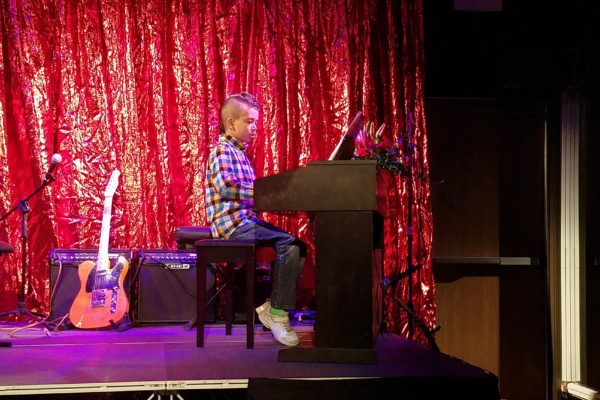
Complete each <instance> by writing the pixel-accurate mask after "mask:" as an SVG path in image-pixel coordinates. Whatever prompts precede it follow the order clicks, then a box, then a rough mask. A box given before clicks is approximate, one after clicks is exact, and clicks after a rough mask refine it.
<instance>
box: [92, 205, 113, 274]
mask: <svg viewBox="0 0 600 400" xmlns="http://www.w3.org/2000/svg"><path fill="white" fill-rule="evenodd" d="M111 214H112V196H108V197H106V198H105V199H104V210H103V211H102V228H101V230H100V245H99V247H98V262H97V263H96V271H97V272H102V271H108V268H109V259H108V239H109V233H110V219H111Z"/></svg>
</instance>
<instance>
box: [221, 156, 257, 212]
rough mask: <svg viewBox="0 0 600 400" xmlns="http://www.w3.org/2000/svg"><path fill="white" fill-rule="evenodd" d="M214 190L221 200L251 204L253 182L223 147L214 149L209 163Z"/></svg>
mask: <svg viewBox="0 0 600 400" xmlns="http://www.w3.org/2000/svg"><path fill="white" fill-rule="evenodd" d="M210 169H211V171H212V175H213V183H214V187H215V190H216V191H217V193H219V195H220V196H221V197H222V198H223V199H228V200H238V201H248V202H252V199H253V196H254V181H253V180H252V179H250V177H248V176H245V175H244V173H243V172H242V168H241V166H239V165H237V168H236V164H235V162H234V157H233V155H232V154H231V151H230V150H229V149H227V148H226V147H224V146H218V147H217V148H216V149H215V156H214V157H213V159H212V160H211V162H210Z"/></svg>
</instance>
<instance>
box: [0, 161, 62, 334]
mask: <svg viewBox="0 0 600 400" xmlns="http://www.w3.org/2000/svg"><path fill="white" fill-rule="evenodd" d="M54 180H55V178H54V176H53V175H52V174H50V173H49V172H48V173H46V177H45V178H44V180H43V181H42V183H41V185H40V186H38V187H37V188H36V189H35V190H34V191H33V192H32V193H31V194H30V195H29V196H27V197H26V198H25V199H23V200H21V201H19V202H18V203H17V204H16V205H15V206H14V207H13V208H11V209H10V210H8V212H7V213H6V214H4V215H3V216H2V217H0V222H2V221H4V220H5V219H6V218H8V216H9V215H11V214H12V213H13V212H15V211H16V210H19V213H20V214H21V285H20V286H19V292H18V293H17V308H16V309H14V310H12V311H8V312H3V313H0V318H2V317H6V316H8V315H13V314H15V315H17V316H20V315H27V316H29V317H30V318H31V319H33V320H36V321H37V322H43V321H39V319H40V318H41V314H36V313H33V312H31V311H30V310H29V309H28V308H27V307H26V306H25V279H26V274H25V272H26V270H27V214H29V212H30V211H31V208H30V207H29V199H31V198H32V197H33V196H35V195H36V194H37V193H38V192H39V191H41V190H42V189H43V188H45V187H46V186H48V185H49V184H51V183H52V182H54Z"/></svg>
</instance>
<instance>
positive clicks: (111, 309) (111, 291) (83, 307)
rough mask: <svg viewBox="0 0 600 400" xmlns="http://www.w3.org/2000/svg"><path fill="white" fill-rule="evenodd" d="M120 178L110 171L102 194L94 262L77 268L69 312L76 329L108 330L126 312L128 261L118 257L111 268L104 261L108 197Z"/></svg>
mask: <svg viewBox="0 0 600 400" xmlns="http://www.w3.org/2000/svg"><path fill="white" fill-rule="evenodd" d="M120 175H121V172H119V170H114V171H113V173H112V175H111V177H110V179H109V181H108V184H107V185H106V189H105V191H104V210H103V212H102V229H101V231H100V245H99V248H98V259H97V260H96V262H95V263H94V262H93V261H91V260H87V261H84V262H82V263H81V264H79V266H78V275H79V281H80V283H81V287H80V288H79V292H78V293H77V296H76V297H75V299H74V300H73V304H72V305H71V309H70V311H69V319H70V320H71V323H72V324H73V325H74V326H75V327H76V328H81V329H98V328H108V327H111V326H112V325H113V324H116V323H119V322H121V321H122V320H123V319H124V318H125V317H126V316H127V312H128V311H129V301H128V299H127V295H126V294H125V291H124V290H123V281H124V280H125V275H126V274H127V271H128V269H129V262H128V261H127V259H126V258H125V257H122V256H119V258H118V259H117V262H116V264H115V266H114V267H112V268H111V265H110V259H109V258H108V237H109V231H110V218H111V209H112V198H113V195H114V194H115V191H116V190H117V185H118V184H119V176H120Z"/></svg>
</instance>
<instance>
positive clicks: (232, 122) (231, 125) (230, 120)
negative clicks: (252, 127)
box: [225, 117, 235, 129]
mask: <svg viewBox="0 0 600 400" xmlns="http://www.w3.org/2000/svg"><path fill="white" fill-rule="evenodd" d="M225 128H230V129H233V128H235V119H233V117H229V118H227V119H226V120H225Z"/></svg>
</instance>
